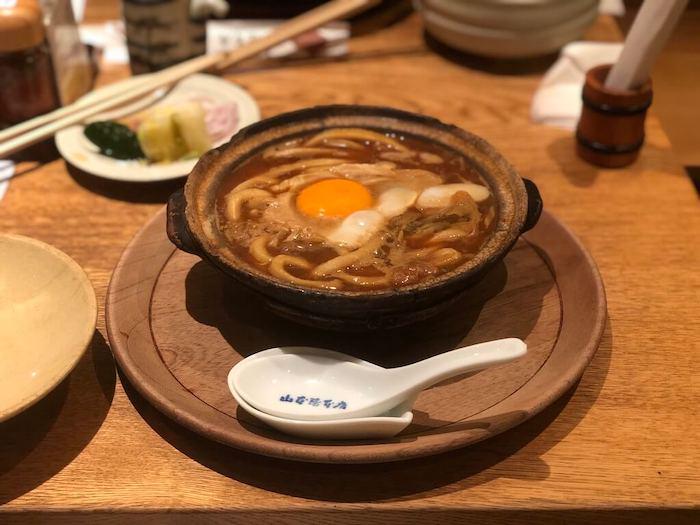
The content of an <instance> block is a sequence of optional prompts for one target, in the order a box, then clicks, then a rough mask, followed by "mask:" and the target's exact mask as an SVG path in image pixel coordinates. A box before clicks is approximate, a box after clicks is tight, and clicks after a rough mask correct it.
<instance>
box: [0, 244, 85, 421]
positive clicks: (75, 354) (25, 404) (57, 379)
mask: <svg viewBox="0 0 700 525" xmlns="http://www.w3.org/2000/svg"><path fill="white" fill-rule="evenodd" d="M0 241H5V242H7V243H9V244H15V245H25V246H28V247H30V248H31V249H33V250H36V251H37V252H42V253H43V254H44V256H45V257H49V258H53V259H54V260H56V261H58V262H59V263H60V264H62V265H63V267H64V268H65V271H66V272H69V273H70V275H71V276H72V277H73V278H75V280H76V282H77V284H78V287H79V289H80V292H82V293H84V294H85V307H84V309H83V310H82V312H80V313H81V315H84V319H83V321H84V322H83V324H82V327H81V330H80V331H76V334H75V338H74V342H73V344H72V345H71V346H70V348H69V349H68V351H67V352H65V353H66V355H64V356H63V366H62V367H60V369H59V370H58V371H57V372H56V373H55V374H53V375H52V376H50V377H48V378H46V379H44V380H43V383H42V384H40V385H38V387H37V388H36V389H35V390H34V391H33V392H32V393H31V394H30V395H27V396H25V397H24V398H22V399H20V400H15V401H14V404H12V405H6V406H5V407H0V422H2V421H6V420H8V419H10V418H11V417H14V416H16V415H17V414H19V413H21V412H23V411H25V410H26V409H28V408H30V407H31V406H33V405H34V404H36V403H37V402H39V401H40V400H41V399H43V398H44V397H46V395H48V393H49V392H51V391H52V390H53V389H54V388H56V386H58V385H59V384H60V383H61V382H62V381H63V380H64V379H65V378H66V377H67V376H68V374H70V373H71V372H72V371H73V369H74V368H75V367H76V366H77V365H78V362H79V361H80V360H81V359H82V357H83V355H85V353H86V352H87V350H88V348H89V347H90V343H91V341H92V339H93V338H94V336H95V330H96V326H97V315H98V306H97V296H96V294H95V288H94V287H93V286H92V282H91V281H90V278H89V277H88V275H87V273H86V272H85V270H84V269H83V268H82V267H81V266H80V265H79V264H78V263H77V262H76V261H75V260H74V259H73V258H71V257H70V256H69V255H68V254H66V253H65V252H63V251H61V250H59V249H58V248H56V247H55V246H53V245H51V244H48V243H46V242H44V241H40V240H39V239H35V238H33V237H28V236H26V235H19V234H15V233H0ZM53 359H54V360H57V361H61V359H60V357H58V356H54V357H53Z"/></svg>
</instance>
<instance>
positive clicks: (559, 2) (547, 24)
mask: <svg viewBox="0 0 700 525" xmlns="http://www.w3.org/2000/svg"><path fill="white" fill-rule="evenodd" d="M422 3H423V6H424V7H423V9H425V10H427V11H429V12H434V13H437V14H440V15H442V16H444V17H446V18H449V19H450V20H452V21H454V22H462V23H465V24H467V25H472V26H477V27H483V28H494V29H513V30H533V29H537V30H541V29H545V28H553V27H555V26H560V25H562V24H565V23H566V22H568V21H569V20H573V19H577V18H580V17H582V16H585V15H586V14H587V13H590V12H592V11H594V10H595V11H597V9H598V3H599V0H546V1H539V2H536V1H521V2H513V1H510V2H498V1H488V0H422Z"/></svg>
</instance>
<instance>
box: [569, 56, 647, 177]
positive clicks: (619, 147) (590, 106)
mask: <svg viewBox="0 0 700 525" xmlns="http://www.w3.org/2000/svg"><path fill="white" fill-rule="evenodd" d="M611 67H612V66H611V65H603V66H598V67H594V68H593V69H591V70H589V71H588V72H587V73H586V83H585V84H584V86H583V92H582V98H583V108H582V109H581V118H580V119H579V122H578V126H577V128H576V151H577V153H578V155H579V157H581V158H582V159H583V160H585V161H587V162H590V163H591V164H595V165H597V166H602V167H605V168H621V167H623V166H627V165H629V164H631V163H633V162H634V161H635V160H636V159H637V157H638V156H639V150H640V149H641V147H642V145H643V144H644V121H645V118H646V113H647V109H648V108H649V106H650V105H651V100H652V90H651V80H647V81H646V82H645V83H644V84H643V85H642V86H640V87H639V88H637V89H634V90H613V89H608V88H606V87H605V79H606V78H607V76H608V73H609V72H610V69H611Z"/></svg>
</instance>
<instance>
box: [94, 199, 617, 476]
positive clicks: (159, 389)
mask: <svg viewBox="0 0 700 525" xmlns="http://www.w3.org/2000/svg"><path fill="white" fill-rule="evenodd" d="M526 238H527V239H531V241H527V240H520V241H518V243H517V244H516V246H515V247H514V249H513V250H512V251H511V252H510V253H508V255H507V256H506V257H505V259H504V260H503V262H501V263H499V264H498V265H497V266H496V267H495V268H494V269H493V270H492V271H490V272H489V274H488V275H487V276H486V277H485V278H484V279H483V280H481V281H480V282H479V283H478V284H477V285H476V286H474V287H473V288H471V289H470V290H469V292H468V293H466V294H464V296H463V297H461V298H460V299H459V300H458V301H457V302H456V303H455V304H453V305H451V306H450V307H449V308H448V309H447V310H445V311H444V312H442V313H441V314H440V315H438V316H436V317H435V318H432V319H429V320H426V321H423V322H420V323H416V324H414V325H411V326H406V327H402V328H395V329H386V330H375V331H372V332H369V333H354V334H351V333H342V332H333V331H324V330H321V329H318V328H308V327H304V326H300V325H298V324H295V323H292V322H290V321H287V320H285V319H281V318H277V317H276V316H275V315H273V314H271V313H270V311H269V310H268V309H267V308H266V307H265V302H264V300H263V299H262V297H260V296H258V295H256V294H254V293H252V292H251V291H250V290H248V289H246V288H244V287H243V286H241V285H240V284H237V283H235V282H234V281H233V280H232V279H231V278H229V277H227V276H226V275H224V274H223V273H222V272H220V271H219V270H218V269H216V268H215V267H213V266H212V265H211V264H209V263H206V262H203V261H201V260H200V259H199V258H197V257H193V256H191V255H189V254H185V253H183V252H180V251H178V250H175V248H174V247H173V246H172V245H170V244H169V243H168V240H167V237H166V234H165V210H161V211H160V212H159V213H158V214H157V215H156V216H155V217H154V218H153V219H152V220H151V221H150V222H149V223H148V224H147V225H146V226H145V227H144V228H143V229H142V230H141V231H140V232H139V233H138V234H137V236H136V237H135V238H134V240H133V241H131V243H129V246H128V247H127V249H126V251H125V252H124V255H123V256H122V258H121V259H120V261H119V264H118V265H117V268H116V269H115V271H114V275H113V277H112V280H111V282H110V285H109V291H108V292H107V304H106V314H105V315H106V323H107V331H108V334H109V342H110V344H111V346H112V353H113V354H114V356H115V358H116V359H117V362H118V363H119V365H120V367H121V369H122V371H123V373H124V375H125V376H126V377H127V378H128V380H129V381H130V382H131V383H132V385H133V386H134V387H135V388H136V390H138V391H139V392H140V393H141V394H143V395H144V397H145V398H146V399H147V400H148V401H150V402H151V403H153V404H154V406H155V407H156V408H158V409H159V410H161V411H162V412H163V413H165V414H166V415H168V416H170V417H172V418H173V419H174V420H176V421H178V422H180V423H181V424H183V425H185V426H187V427H188V428H190V429H192V430H194V431H195V432H197V433H199V434H201V435H203V436H206V437H209V438H211V439H213V440H216V441H219V442H221V443H224V444H228V445H230V446H233V447H235V448H239V449H242V450H246V451H249V452H253V453H260V454H264V455H267V456H271V457H278V458H283V459H293V460H301V461H311V462H318V463H380V462H388V461H403V460H407V459H411V458H417V457H424V456H430V455H434V454H439V453H442V452H446V451H449V450H453V449H456V448H459V447H462V446H465V445H467V444H471V443H474V442H477V441H481V440H484V439H488V438H489V437H492V436H495V435H497V434H499V433H501V432H503V431H505V430H507V429H509V428H511V427H513V426H515V425H518V424H521V423H523V422H524V421H526V420H527V419H529V418H530V417H532V416H533V415H535V414H536V413H537V412H539V411H540V410H542V409H544V408H545V407H546V406H548V405H549V404H550V403H551V402H553V401H554V400H556V399H557V398H558V397H559V396H561V395H562V394H564V393H565V392H566V391H567V390H568V389H569V387H570V386H571V385H572V384H573V383H574V382H575V381H577V380H578V378H579V377H580V376H581V374H582V373H583V371H584V369H585V366H586V365H587V364H588V362H589V361H590V359H591V357H592V356H593V353H594V352H595V350H596V348H597V346H598V343H599V341H600V338H601V337H602V334H603V330H604V328H605V317H606V306H605V294H604V291H603V285H602V282H601V280H600V275H599V274H598V271H597V269H596V268H595V265H594V263H593V262H592V260H591V258H590V256H589V255H588V254H587V253H586V252H585V251H584V249H583V248H582V246H581V245H580V243H579V242H578V241H577V240H576V239H575V238H574V237H573V236H571V234H570V233H569V232H568V231H567V230H566V229H565V228H564V227H563V226H562V225H561V223H559V222H558V221H557V220H556V219H555V218H554V217H553V216H552V215H550V214H549V213H546V212H545V213H544V214H543V215H542V217H541V218H540V221H539V223H538V224H537V226H536V227H535V228H534V229H533V230H532V231H530V232H528V233H527V236H526ZM504 318H505V319H508V326H507V327H504V325H503V319H504ZM506 336H508V337H519V338H521V339H524V340H525V342H526V343H527V345H528V353H527V356H525V357H523V358H521V359H518V360H517V361H516V362H513V363H508V364H506V365H502V366H498V367H494V368H491V369H488V370H483V371H481V372H479V373H475V374H470V375H468V376H463V377H461V378H452V379H451V380H449V381H445V382H443V383H442V384H439V385H435V386H434V387H432V388H429V389H427V390H425V391H424V392H422V393H421V395H420V396H418V399H417V401H416V403H415V405H414V407H413V408H414V416H415V417H414V420H413V423H412V424H411V425H409V427H408V428H406V429H405V430H404V431H403V432H402V433H401V434H400V435H398V436H396V437H395V438H392V439H383V440H365V441H353V442H322V441H318V440H304V439H295V438H292V437H290V436H285V435H284V434H281V433H279V432H275V431H272V430H271V429H269V428H268V427H266V426H265V425H261V424H260V423H259V422H258V421H257V420H256V419H255V418H252V417H251V416H249V415H248V414H246V412H245V411H243V410H241V409H240V408H239V407H238V405H237V403H236V402H235V400H234V399H233V398H232V396H231V395H230V393H229V392H228V389H227V388H226V384H227V379H226V377H227V375H228V371H229V370H230V369H231V367H232V366H233V365H235V364H236V363H238V362H239V361H240V360H241V359H242V358H243V357H246V356H248V355H251V354H253V353H255V352H258V351H261V350H265V349H266V348H272V347H276V346H284V345H299V346H316V347H320V348H330V349H332V350H336V351H342V352H345V353H348V354H351V355H354V356H355V357H359V358H361V359H365V360H368V361H371V362H373V363H377V364H380V365H382V366H387V367H392V366H401V365H405V364H410V363H415V362H417V361H420V360H422V359H427V358H428V357H431V356H433V355H435V354H437V353H440V352H444V351H447V350H451V349H454V348H457V347H462V346H467V345H470V344H475V343H479V342H483V341H490V340H493V339H498V338H502V337H506Z"/></svg>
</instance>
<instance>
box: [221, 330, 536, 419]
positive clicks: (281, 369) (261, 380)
mask: <svg viewBox="0 0 700 525" xmlns="http://www.w3.org/2000/svg"><path fill="white" fill-rule="evenodd" d="M526 353H527V346H526V345H525V343H524V342H523V341H521V340H520V339H514V338H511V339H500V340H498V341H490V342H487V343H480V344H477V345H473V346H467V347H464V348H459V349H457V350H452V351H451V352H447V353H444V354H440V355H436V356H434V357H431V358H429V359H425V360H423V361H419V362H418V363H413V364H411V365H407V366H402V367H398V368H382V367H379V366H376V365H373V364H372V363H368V362H366V361H363V360H361V359H357V358H355V357H352V356H349V355H345V354H341V353H339V352H333V351H330V350H323V349H321V348H311V347H283V348H273V349H270V350H265V351H263V352H260V353H258V354H255V355H252V356H250V357H247V358H246V359H244V360H243V361H241V362H240V363H238V364H237V365H236V366H234V367H233V369H232V370H231V373H230V375H229V385H230V386H231V388H233V389H235V390H236V392H238V394H239V395H240V396H241V397H242V398H243V399H244V400H245V401H246V402H247V403H248V404H249V405H251V406H253V407H254V408H256V409H257V410H260V411H262V412H265V413H266V414H269V415H272V416H277V417H280V418H286V419H297V420H306V421H320V420H333V419H345V418H358V417H372V416H378V415H381V414H384V413H385V412H387V411H389V410H391V409H392V408H394V407H396V406H398V405H400V404H401V403H403V402H405V401H407V400H409V399H412V398H415V397H416V396H417V395H418V393H419V392H420V391H421V390H423V389H425V388H427V387H429V386H431V385H433V384H435V383H439V382H440V381H443V380H445V379H448V378H450V377H453V376H457V375H460V374H464V373H466V372H470V371H475V370H481V369H484V368H487V367H490V366H494V365H498V364H501V363H507V362H509V361H512V360H513V359H517V358H519V357H522V356H523V355H525V354H526Z"/></svg>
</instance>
